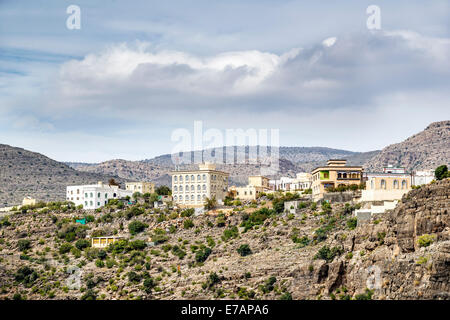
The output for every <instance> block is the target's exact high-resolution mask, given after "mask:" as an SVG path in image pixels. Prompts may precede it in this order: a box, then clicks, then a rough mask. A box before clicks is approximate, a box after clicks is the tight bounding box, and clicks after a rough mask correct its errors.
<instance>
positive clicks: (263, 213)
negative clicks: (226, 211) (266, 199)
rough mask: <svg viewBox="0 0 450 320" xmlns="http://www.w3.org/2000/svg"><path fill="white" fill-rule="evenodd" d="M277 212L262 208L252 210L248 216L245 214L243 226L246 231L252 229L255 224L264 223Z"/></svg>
mask: <svg viewBox="0 0 450 320" xmlns="http://www.w3.org/2000/svg"><path fill="white" fill-rule="evenodd" d="M275 213H276V212H275V211H274V210H270V209H267V208H261V209H259V210H257V211H254V212H252V213H251V214H250V215H248V216H243V220H244V221H242V223H241V227H244V232H246V231H247V230H249V229H252V228H253V227H254V226H255V225H261V224H263V223H264V221H265V220H266V219H267V218H269V217H270V216H271V215H273V214H275Z"/></svg>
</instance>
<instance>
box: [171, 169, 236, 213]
mask: <svg viewBox="0 0 450 320" xmlns="http://www.w3.org/2000/svg"><path fill="white" fill-rule="evenodd" d="M170 175H171V176H172V197H173V201H174V202H175V203H176V204H179V205H182V206H186V207H203V205H204V203H205V200H206V198H209V199H211V198H212V197H215V198H216V200H217V202H218V203H219V204H221V203H223V199H225V196H226V195H227V190H228V173H226V172H223V171H218V170H216V166H215V164H212V163H204V164H199V165H198V170H180V171H172V172H171V173H170Z"/></svg>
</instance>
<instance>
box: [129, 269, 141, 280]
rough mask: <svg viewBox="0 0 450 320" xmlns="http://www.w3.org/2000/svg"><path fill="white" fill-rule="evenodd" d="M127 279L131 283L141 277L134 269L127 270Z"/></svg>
mask: <svg viewBox="0 0 450 320" xmlns="http://www.w3.org/2000/svg"><path fill="white" fill-rule="evenodd" d="M128 280H129V281H130V282H133V283H139V282H141V280H142V277H141V276H140V275H139V274H137V273H136V272H134V271H130V272H128Z"/></svg>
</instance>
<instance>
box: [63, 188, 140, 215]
mask: <svg viewBox="0 0 450 320" xmlns="http://www.w3.org/2000/svg"><path fill="white" fill-rule="evenodd" d="M132 195H133V191H130V190H123V189H120V188H119V187H118V186H112V185H105V184H103V182H101V181H100V182H98V183H97V184H91V185H80V186H68V187H67V191H66V200H67V201H71V202H73V203H75V205H76V206H79V205H83V208H84V209H87V210H90V209H98V208H101V207H103V206H104V205H106V204H107V203H108V201H109V200H110V199H122V198H125V197H127V196H129V197H131V196H132Z"/></svg>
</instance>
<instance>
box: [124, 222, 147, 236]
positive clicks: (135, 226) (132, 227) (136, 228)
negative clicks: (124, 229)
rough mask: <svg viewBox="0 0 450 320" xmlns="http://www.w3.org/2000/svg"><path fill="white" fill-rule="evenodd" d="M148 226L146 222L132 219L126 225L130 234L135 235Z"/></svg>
mask: <svg viewBox="0 0 450 320" xmlns="http://www.w3.org/2000/svg"><path fill="white" fill-rule="evenodd" d="M146 228H148V224H146V223H143V222H141V221H137V220H136V221H133V222H131V223H130V224H129V225H128V230H129V231H130V233H131V234H132V235H136V234H138V233H140V232H142V231H144V230H145V229H146Z"/></svg>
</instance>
